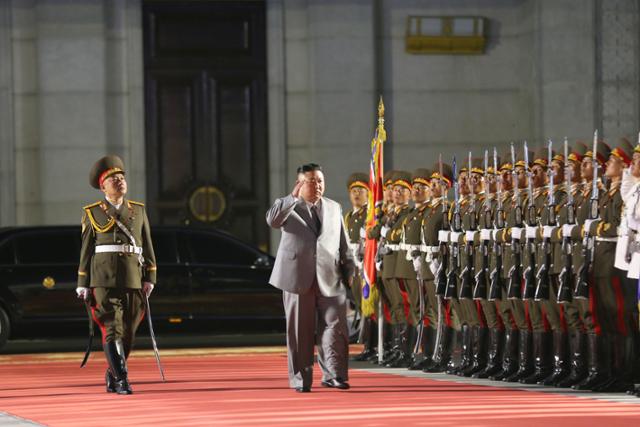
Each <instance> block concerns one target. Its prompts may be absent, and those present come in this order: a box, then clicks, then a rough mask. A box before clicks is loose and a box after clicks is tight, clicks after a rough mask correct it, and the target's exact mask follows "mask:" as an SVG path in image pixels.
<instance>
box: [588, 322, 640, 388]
mask: <svg viewBox="0 0 640 427" xmlns="http://www.w3.org/2000/svg"><path fill="white" fill-rule="evenodd" d="M613 343H614V345H613V370H612V375H611V380H609V381H607V382H605V383H604V384H602V385H599V386H595V387H593V388H592V389H591V390H593V391H596V392H599V393H621V392H627V391H630V390H633V389H634V386H633V383H632V382H631V381H632V378H633V366H632V363H633V357H634V355H633V345H632V341H631V337H626V336H623V335H621V334H616V335H615V336H614V337H613Z"/></svg>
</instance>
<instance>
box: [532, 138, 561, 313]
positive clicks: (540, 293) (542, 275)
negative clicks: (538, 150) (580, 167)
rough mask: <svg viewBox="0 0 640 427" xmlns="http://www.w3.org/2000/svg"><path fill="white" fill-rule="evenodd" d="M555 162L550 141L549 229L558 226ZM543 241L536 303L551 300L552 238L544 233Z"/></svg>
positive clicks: (548, 147) (535, 297)
mask: <svg viewBox="0 0 640 427" xmlns="http://www.w3.org/2000/svg"><path fill="white" fill-rule="evenodd" d="M552 160H553V141H551V140H549V145H548V146H547V176H548V177H549V178H548V179H549V183H548V184H547V185H548V191H549V194H548V197H547V204H546V206H545V209H546V211H547V223H546V224H545V225H546V226H547V227H555V226H556V225H557V222H556V206H555V204H556V203H555V195H554V191H555V187H554V185H553V179H554V176H555V173H554V171H553V168H552V167H551V161H552ZM544 234H545V235H543V239H542V251H543V252H544V262H543V263H542V265H541V266H540V268H539V269H538V273H537V274H536V279H537V286H536V293H535V295H534V299H535V300H536V301H541V300H548V299H549V283H550V280H551V277H550V274H551V264H552V263H553V254H552V251H551V249H552V248H551V236H549V235H548V233H544Z"/></svg>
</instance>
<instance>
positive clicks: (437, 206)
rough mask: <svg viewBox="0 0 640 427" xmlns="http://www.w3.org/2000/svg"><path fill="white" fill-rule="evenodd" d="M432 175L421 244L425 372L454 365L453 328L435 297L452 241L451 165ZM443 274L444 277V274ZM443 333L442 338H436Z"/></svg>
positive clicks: (437, 166) (439, 298)
mask: <svg viewBox="0 0 640 427" xmlns="http://www.w3.org/2000/svg"><path fill="white" fill-rule="evenodd" d="M433 170H434V171H435V172H433V173H432V174H431V202H430V203H429V208H428V209H427V211H426V213H425V215H424V217H423V220H422V245H424V246H423V248H421V252H422V253H423V254H424V263H423V268H422V271H423V279H424V288H425V296H426V302H427V304H426V306H427V310H426V313H427V319H428V320H429V325H428V327H426V328H425V329H426V333H425V336H424V339H425V343H424V345H423V351H424V361H423V362H422V364H421V366H422V370H423V371H424V372H442V371H445V370H446V369H447V367H448V365H449V363H450V362H451V346H452V344H453V334H454V328H453V324H452V321H451V316H447V315H446V311H447V307H446V306H445V301H443V299H442V295H436V277H438V276H439V279H440V280H442V281H443V282H444V283H443V285H446V267H447V260H446V259H445V257H446V256H448V255H447V250H448V249H447V244H448V241H449V217H448V215H449V203H448V202H447V192H448V190H449V189H450V188H451V185H452V183H453V172H452V170H451V166H449V165H447V164H443V163H441V162H439V163H436V164H435V165H434V167H433ZM443 273H444V274H443ZM438 329H439V330H440V331H441V332H440V339H439V341H438V342H437V348H436V337H437V335H438Z"/></svg>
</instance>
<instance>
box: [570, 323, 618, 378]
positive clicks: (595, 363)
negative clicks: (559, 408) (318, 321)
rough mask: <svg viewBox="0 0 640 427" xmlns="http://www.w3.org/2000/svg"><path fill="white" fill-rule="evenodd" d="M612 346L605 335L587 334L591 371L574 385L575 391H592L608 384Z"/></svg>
mask: <svg viewBox="0 0 640 427" xmlns="http://www.w3.org/2000/svg"><path fill="white" fill-rule="evenodd" d="M610 351H611V348H610V345H608V344H607V342H606V337H605V336H604V335H602V336H598V335H596V334H587V354H588V355H589V370H588V374H587V377H586V378H585V379H584V380H582V381H581V382H579V383H578V384H575V385H573V386H572V387H571V388H572V389H574V390H591V389H593V388H595V387H599V386H600V385H602V384H604V383H606V382H608V381H609V380H610V379H611V374H610V363H609V360H610V358H609V355H610Z"/></svg>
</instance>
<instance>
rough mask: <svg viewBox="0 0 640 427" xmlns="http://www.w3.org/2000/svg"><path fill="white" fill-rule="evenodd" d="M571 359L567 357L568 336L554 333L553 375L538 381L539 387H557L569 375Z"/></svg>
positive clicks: (562, 333)
mask: <svg viewBox="0 0 640 427" xmlns="http://www.w3.org/2000/svg"><path fill="white" fill-rule="evenodd" d="M568 360H569V357H568V355H567V334H565V333H564V332H563V331H554V332H553V371H552V372H551V375H549V376H547V377H546V378H544V379H542V380H540V381H538V384H539V385H555V384H556V383H557V382H558V381H561V380H563V379H565V378H566V377H567V376H568V375H569V362H568Z"/></svg>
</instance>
